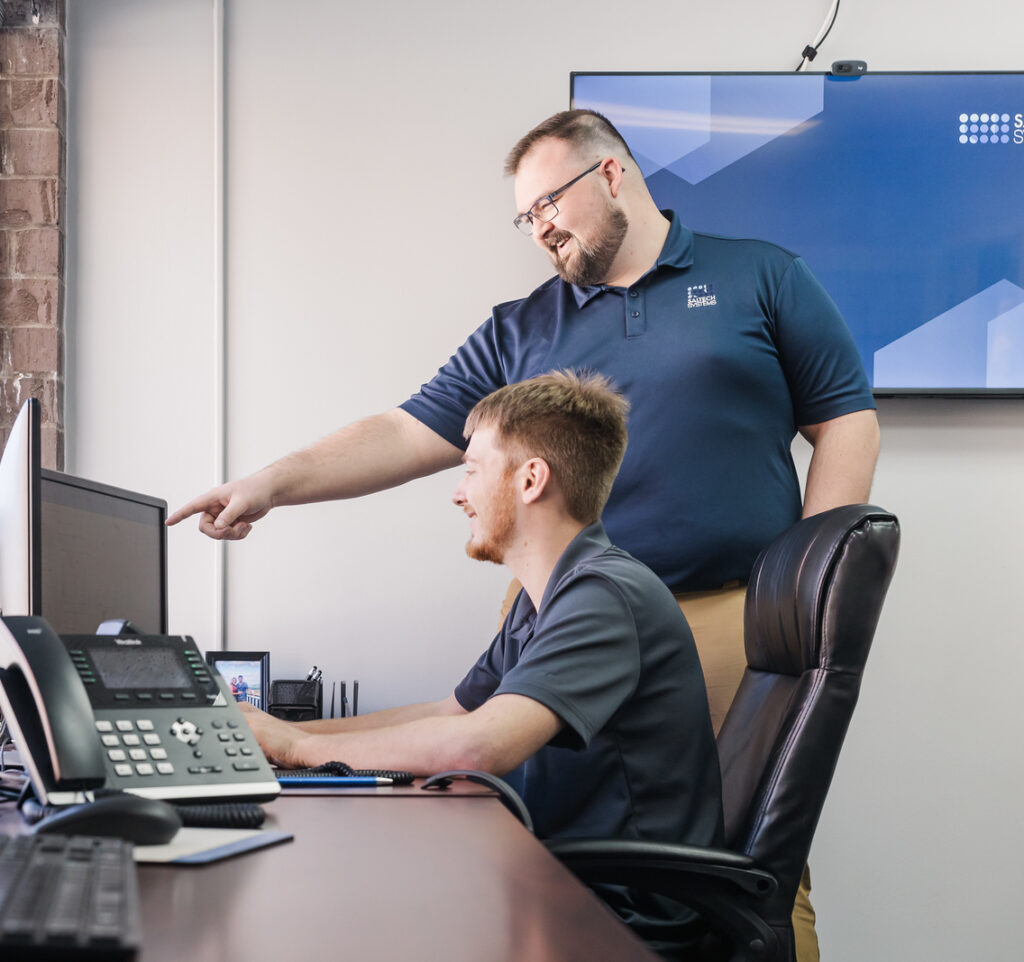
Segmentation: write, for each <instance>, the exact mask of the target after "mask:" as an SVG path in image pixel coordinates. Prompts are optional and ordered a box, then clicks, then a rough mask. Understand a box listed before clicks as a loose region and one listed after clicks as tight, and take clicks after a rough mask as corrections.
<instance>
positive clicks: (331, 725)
mask: <svg viewBox="0 0 1024 962" xmlns="http://www.w3.org/2000/svg"><path fill="white" fill-rule="evenodd" d="M449 701H450V700H449ZM449 701H445V702H419V703H417V704H415V705H402V706H400V707H398V708H385V709H382V710H381V711H375V712H370V713H369V714H368V715H355V716H349V717H347V718H320V719H317V720H316V721H304V722H296V723H295V727H296V728H298V729H300V730H301V731H304V732H308V733H309V734H311V735H330V734H333V733H343V732H357V731H368V730H371V729H374V728H387V727H389V726H392V725H402V724H405V723H406V722H411V721H417V720H418V719H420V718H429V717H431V716H433V715H438V714H455V713H456V712H455V711H453V710H452V709H451V707H450V706H449Z"/></svg>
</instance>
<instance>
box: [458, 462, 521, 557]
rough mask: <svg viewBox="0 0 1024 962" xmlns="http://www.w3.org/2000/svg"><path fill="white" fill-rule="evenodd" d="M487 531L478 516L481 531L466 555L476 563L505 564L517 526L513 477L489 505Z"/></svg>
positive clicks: (470, 542)
mask: <svg viewBox="0 0 1024 962" xmlns="http://www.w3.org/2000/svg"><path fill="white" fill-rule="evenodd" d="M486 513H487V516H488V521H487V529H486V530H484V529H483V523H482V518H481V516H480V514H479V513H478V514H477V519H478V522H479V523H480V530H478V533H477V534H476V535H474V536H473V537H471V538H470V539H469V541H467V542H466V554H468V555H469V556H470V557H471V558H472V559H473V560H474V561H490V562H493V563H494V564H496V565H500V564H504V561H505V552H506V550H507V549H508V546H509V545H510V544H511V543H512V538H513V534H514V531H515V526H516V511H515V505H514V503H513V487H512V475H511V474H509V475H508V482H507V484H506V485H505V486H504V488H503V489H502V490H501V491H500V492H498V494H497V495H496V496H495V497H494V498H493V499H492V501H491V503H490V504H489V505H487V511H486Z"/></svg>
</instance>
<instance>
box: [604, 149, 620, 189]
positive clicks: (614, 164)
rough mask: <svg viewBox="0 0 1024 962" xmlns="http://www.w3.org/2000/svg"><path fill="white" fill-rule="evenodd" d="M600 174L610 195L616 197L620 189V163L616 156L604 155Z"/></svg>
mask: <svg viewBox="0 0 1024 962" xmlns="http://www.w3.org/2000/svg"><path fill="white" fill-rule="evenodd" d="M601 176H602V177H604V179H605V182H606V183H607V184H608V191H609V193H610V194H611V195H612V197H618V196H619V193H620V192H621V191H622V177H623V168H622V164H621V162H620V161H619V159H618V158H617V157H606V158H605V159H604V161H603V162H602V165H601Z"/></svg>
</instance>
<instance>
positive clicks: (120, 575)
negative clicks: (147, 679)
mask: <svg viewBox="0 0 1024 962" xmlns="http://www.w3.org/2000/svg"><path fill="white" fill-rule="evenodd" d="M166 517H167V502H166V501H164V500H162V499H159V498H153V497H150V496H149V495H145V494H140V493H138V492H136V491H126V490H124V489H122V488H116V487H112V486H111V485H107V484H100V483H98V482H95V481H87V480H85V479H84V478H77V477H73V476H72V475H69V474H64V473H62V472H59V471H51V470H48V469H44V468H42V467H40V459H39V410H38V402H36V401H34V400H33V401H28V402H26V404H25V406H24V407H23V408H22V411H21V413H20V414H19V416H18V420H17V422H16V423H15V426H14V428H13V429H12V431H11V436H10V439H9V441H8V443H7V447H6V448H5V450H4V454H3V458H2V459H0V562H2V564H0V609H2V610H3V613H4V614H32V615H41V616H42V617H43V618H45V619H46V620H47V621H48V622H49V623H50V625H51V626H52V627H53V629H54V630H55V631H56V632H57V633H58V634H86V633H91V632H95V631H96V630H97V628H98V627H99V626H100V624H101V623H103V622H105V621H110V620H114V619H125V620H127V621H130V622H131V624H132V625H133V626H134V627H135V628H136V629H137V630H138V631H139V632H142V633H149V634H165V633H166V632H167V534H166V528H165V527H164V521H165V520H166ZM9 532H10V534H9Z"/></svg>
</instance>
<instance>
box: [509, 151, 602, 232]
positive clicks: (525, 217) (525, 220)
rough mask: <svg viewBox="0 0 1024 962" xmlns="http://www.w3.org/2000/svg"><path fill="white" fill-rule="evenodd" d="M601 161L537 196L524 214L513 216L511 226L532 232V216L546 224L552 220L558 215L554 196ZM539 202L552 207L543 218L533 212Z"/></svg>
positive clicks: (581, 177) (589, 172)
mask: <svg viewBox="0 0 1024 962" xmlns="http://www.w3.org/2000/svg"><path fill="white" fill-rule="evenodd" d="M603 163H604V160H603V159H602V160H599V161H598V162H597V163H596V164H594V166H593V167H588V168H587V169H586V170H585V171H583V173H582V174H578V175H577V176H576V177H573V179H572V180H570V181H569V183H567V184H562V186H561V187H559V188H557V189H556V190H553V191H551V193H550V194H545V195H544V196H543V197H538V198H537V199H536V200H535V201H534V202H533V204H532V206H531V207H530V209H529V210H528V211H526V213H525V214H517V215H516V216H515V218H514V219H513V220H512V226H513V227H514V228H515V229H516V230H517V231H519V232H520V233H522V234H532V233H533V221H534V218H536V219H537V220H538V221H540V222H541V223H542V224H546V223H547V222H548V221H550V220H554V219H555V218H556V217H557V216H558V208H557V207H556V206H555V198H556V197H561V196H562V194H564V193H565V192H566V191H567V190H568V189H569V188H570V187H572V185H573V184H575V183H576V182H577V181H580V180H583V178H584V177H586V176H587V174H592V173H593V172H594V171H595V170H597V168H598V167H600V166H601V164H603ZM541 204H550V205H551V207H552V208H553V213H552V214H551V216H550V217H545V218H543V219H541V217H540V215H539V214H535V213H534V211H535V210H536V209H537V208H538V207H539V206H540V205H541ZM524 224H526V225H528V227H529V229H526V228H524V227H523V225H524Z"/></svg>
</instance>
